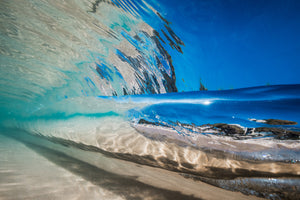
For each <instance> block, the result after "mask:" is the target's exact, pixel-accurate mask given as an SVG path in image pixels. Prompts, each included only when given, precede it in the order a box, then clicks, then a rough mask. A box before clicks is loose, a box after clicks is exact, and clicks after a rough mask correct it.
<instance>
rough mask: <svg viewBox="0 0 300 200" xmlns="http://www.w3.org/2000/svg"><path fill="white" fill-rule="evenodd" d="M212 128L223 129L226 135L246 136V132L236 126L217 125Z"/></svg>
mask: <svg viewBox="0 0 300 200" xmlns="http://www.w3.org/2000/svg"><path fill="white" fill-rule="evenodd" d="M212 126H213V127H216V128H219V129H221V130H222V131H223V132H224V133H225V134H226V135H236V134H238V135H244V130H243V129H242V128H241V127H239V126H236V125H229V124H224V123H217V124H213V125H212Z"/></svg>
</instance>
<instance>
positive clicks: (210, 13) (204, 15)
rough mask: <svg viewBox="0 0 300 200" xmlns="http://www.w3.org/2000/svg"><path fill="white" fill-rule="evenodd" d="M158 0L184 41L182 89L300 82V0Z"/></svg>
mask: <svg viewBox="0 0 300 200" xmlns="http://www.w3.org/2000/svg"><path fill="white" fill-rule="evenodd" d="M155 1H156V3H155ZM155 1H153V2H152V4H154V7H155V8H156V9H157V10H159V11H160V12H161V13H162V15H163V16H164V17H165V18H166V19H168V20H169V21H171V23H172V24H171V28H172V29H173V30H174V32H175V33H176V34H177V35H178V36H179V37H180V38H181V39H182V40H183V41H184V43H185V47H183V52H184V54H183V55H181V54H180V53H177V52H175V51H174V52H172V53H171V55H172V58H173V61H174V65H175V73H176V77H177V87H178V89H179V91H188V90H189V91H191V90H198V89H199V86H200V81H201V82H202V83H203V84H204V86H205V87H207V88H208V89H209V90H219V89H236V88H243V87H251V86H261V85H277V84H297V83H300V79H299V75H300V1H298V0H293V1H292V0H189V1H182V0H155Z"/></svg>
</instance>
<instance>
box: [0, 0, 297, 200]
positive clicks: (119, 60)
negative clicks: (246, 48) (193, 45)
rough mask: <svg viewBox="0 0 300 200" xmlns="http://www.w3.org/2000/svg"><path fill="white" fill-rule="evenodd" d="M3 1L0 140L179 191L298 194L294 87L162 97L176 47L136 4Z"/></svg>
mask: <svg viewBox="0 0 300 200" xmlns="http://www.w3.org/2000/svg"><path fill="white" fill-rule="evenodd" d="M0 5H1V6H0V11H1V12H0V13H1V19H0V20H1V24H0V40H1V48H0V52H1V55H0V56H1V57H0V59H1V74H0V78H1V85H0V92H1V99H0V108H1V114H0V120H1V121H0V128H1V129H0V131H1V133H3V134H5V135H6V136H8V137H11V138H14V139H16V140H18V141H21V142H22V143H24V144H26V145H28V146H31V147H32V148H33V149H38V150H37V152H40V153H41V152H43V151H46V150H45V149H48V150H49V149H51V152H52V154H53V152H59V153H60V154H59V155H67V156H70V157H72V158H75V159H78V160H81V161H83V162H85V163H89V164H90V165H92V166H96V167H98V168H101V167H103V168H105V169H107V170H111V172H116V173H119V174H122V175H124V176H126V178H125V179H124V180H126V181H128V180H129V179H128V177H127V176H130V177H131V178H130V180H131V181H132V179H134V178H132V177H135V176H137V177H139V178H140V179H142V182H143V183H146V184H149V185H155V186H157V187H162V186H163V187H166V188H168V187H171V186H169V185H170V184H169V182H168V181H169V180H160V177H165V176H164V174H166V173H167V172H168V173H170V174H172V176H166V177H167V178H166V179H170V180H173V179H172V178H173V177H176V178H174V180H180V181H183V182H184V183H186V184H187V185H189V187H186V188H180V187H176V186H172V187H173V188H169V189H170V190H173V191H174V190H180V191H181V192H183V193H185V194H188V195H190V194H194V193H193V192H196V193H197V190H198V189H197V187H198V186H199V185H198V184H197V183H196V182H197V181H198V180H200V181H204V182H207V183H209V184H212V185H215V186H218V187H221V188H225V189H228V190H233V191H240V192H243V193H246V194H254V195H257V196H260V197H267V198H295V199H297V198H298V197H299V193H300V188H299V185H300V183H299V182H300V179H299V175H300V174H299V172H300V167H299V161H300V146H299V132H300V127H299V124H298V123H300V117H299V113H300V105H299V102H300V96H299V94H300V86H299V85H285V86H284V85H283V86H266V87H256V88H245V89H237V90H226V91H202V92H188V93H171V92H177V88H176V84H175V83H176V76H175V69H174V66H173V63H172V57H171V54H172V53H171V52H169V50H171V51H177V52H179V53H183V49H182V46H184V43H183V41H181V40H180V38H179V37H178V36H177V35H176V34H175V32H174V31H173V30H172V28H171V25H170V23H169V22H168V21H167V20H166V19H164V18H163V16H162V14H160V13H159V12H158V11H156V10H155V9H154V8H153V7H151V5H149V4H148V3H147V2H145V1H144V0H137V1H130V0H128V1H123V0H111V1H110V0H97V1H79V0H75V1H71V0H70V1H57V0H49V1H48V0H44V1H35V0H31V1H24V2H22V4H20V3H18V2H17V1H7V0H3V1H1V2H0ZM149 18H151V19H152V20H150V21H149V23H148V21H147V19H149ZM150 22H151V23H150ZM162 93H167V94H162ZM137 94H139V95H137ZM149 94H152V95H149ZM122 95H126V96H122ZM1 137H2V136H1ZM41 149H43V150H41ZM7 152H9V151H7ZM41 154H42V153H41ZM48 154H51V153H50V151H48ZM52 154H51V155H52ZM54 155H56V153H54ZM54 157H55V156H54ZM58 157H59V156H58ZM52 158H53V156H52ZM65 159H67V158H65ZM67 160H69V161H70V158H68V159H67ZM56 161H57V159H56ZM73 161H74V160H73ZM73 161H72V162H73ZM122 161H126V162H122ZM127 161H129V162H127ZM124 163H125V164H124ZM60 164H61V163H60ZM62 166H63V167H66V166H64V165H63V164H62ZM120 166H121V167H120ZM90 167H91V166H90ZM147 167H149V168H151V170H150V171H149V173H148V174H147V173H146V174H145V171H143V170H145V169H146V168H147ZM68 169H69V170H70V171H72V170H73V171H74V170H75V169H70V168H68ZM141 169H142V170H141ZM160 170H163V171H162V172H161V171H160ZM75 171H76V170H75ZM158 171H159V173H157V172H158ZM166 171H167V172H166ZM77 172H78V171H77ZM178 174H179V175H178ZM178 176H180V177H179V178H178ZM151 177H152V179H151ZM153 177H155V178H153ZM190 180H193V181H190ZM162 183H163V184H162ZM101 184H102V185H101V186H103V185H104V186H105V184H103V183H101ZM134 184H136V182H134ZM196 186H197V187H196ZM202 186H203V185H202ZM143 187H144V186H143ZM141 188H142V187H141ZM195 188H196V189H195ZM119 189H120V188H119ZM152 189H153V188H152ZM131 192H132V191H131ZM133 192H134V191H133ZM223 193H224V195H225V193H226V192H224V191H223ZM172 194H173V193H172ZM130 195H132V194H131V193H130V194H128V198H130V197H132V196H130ZM134 195H137V194H134ZM168 195H169V193H168ZM197 195H198V194H197ZM197 195H196V196H197ZM226 195H228V196H230V195H232V193H226ZM148 196H151V195H148ZM175 196H177V198H179V199H188V198H187V196H185V197H183V196H180V195H179V196H178V194H176V195H175ZM221 196H222V195H221ZM139 197H140V196H139ZM156 197H157V196H155V197H153V198H156ZM167 197H168V196H166V199H168V198H167ZM181 197H182V198H181ZM197 197H201V194H200V195H199V196H197ZM153 198H152V199H153ZM157 198H158V197H157ZM189 198H190V199H194V198H193V197H190V196H189ZM208 198H211V196H208ZM150 199H151V198H150ZM169 199H170V198H169ZM237 199H239V198H238V197H237Z"/></svg>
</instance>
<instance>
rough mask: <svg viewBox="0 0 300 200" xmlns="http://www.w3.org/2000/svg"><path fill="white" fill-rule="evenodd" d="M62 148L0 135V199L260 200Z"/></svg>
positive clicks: (143, 167) (76, 150) (172, 173)
mask: <svg viewBox="0 0 300 200" xmlns="http://www.w3.org/2000/svg"><path fill="white" fill-rule="evenodd" d="M56 145H57V144H53V148H45V147H43V146H39V145H36V144H34V143H30V142H29V143H28V142H26V140H23V141H17V140H15V139H12V138H10V137H6V136H4V135H1V134H0V163H1V165H0V199H3V200H6V199H259V198H257V197H255V196H251V195H250V196H247V195H244V194H242V193H240V192H232V191H228V190H224V189H221V188H217V187H214V186H211V185H209V184H206V183H203V182H201V181H194V180H193V179H187V178H184V177H183V176H182V175H180V174H179V173H176V172H170V171H167V170H163V169H159V168H153V167H149V166H142V165H138V164H134V163H131V162H127V161H122V160H118V159H113V158H107V157H105V156H103V155H100V153H93V152H85V151H82V150H80V149H72V148H69V147H68V148H67V147H58V146H56ZM59 146H61V145H59ZM48 147H49V145H48ZM55 149H58V151H56V150H55ZM61 150H63V152H64V153H62V151H61ZM70 155H71V156H70ZM72 155H78V158H79V159H78V158H75V157H73V156H72ZM80 158H84V159H80ZM101 163H102V164H101Z"/></svg>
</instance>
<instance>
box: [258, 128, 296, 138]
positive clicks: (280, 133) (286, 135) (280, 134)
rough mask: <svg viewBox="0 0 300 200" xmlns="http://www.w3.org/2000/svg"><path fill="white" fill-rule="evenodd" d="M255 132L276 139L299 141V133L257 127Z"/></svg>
mask: <svg viewBox="0 0 300 200" xmlns="http://www.w3.org/2000/svg"><path fill="white" fill-rule="evenodd" d="M255 132H259V133H260V132H266V133H272V134H274V135H276V137H275V138H276V139H299V137H300V132H299V131H292V130H287V129H282V128H274V127H258V128H255Z"/></svg>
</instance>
